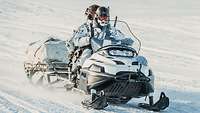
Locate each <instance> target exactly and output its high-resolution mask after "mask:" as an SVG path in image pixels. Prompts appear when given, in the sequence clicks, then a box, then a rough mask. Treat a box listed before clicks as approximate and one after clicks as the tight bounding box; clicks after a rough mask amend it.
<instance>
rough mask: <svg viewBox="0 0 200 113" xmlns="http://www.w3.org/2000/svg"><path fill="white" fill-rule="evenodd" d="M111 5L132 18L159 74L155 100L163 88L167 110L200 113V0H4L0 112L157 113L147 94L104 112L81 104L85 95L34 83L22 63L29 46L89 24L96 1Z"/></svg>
mask: <svg viewBox="0 0 200 113" xmlns="http://www.w3.org/2000/svg"><path fill="white" fill-rule="evenodd" d="M94 3H95V4H99V5H104V6H109V7H110V14H111V17H113V18H114V17H115V16H118V18H119V19H120V20H124V21H127V22H128V23H129V25H130V27H131V29H132V31H133V32H134V33H135V35H137V36H138V37H139V38H140V40H141V42H142V48H141V52H140V54H142V55H144V56H146V57H147V59H148V61H149V64H150V66H151V67H152V70H153V72H154V74H155V77H156V78H155V90H156V91H155V99H158V98H159V94H160V92H161V91H164V92H165V93H166V95H167V96H168V97H169V98H170V106H169V108H167V109H166V110H164V111H161V112H163V113H200V101H199V100H200V82H199V81H200V75H199V73H200V69H199V68H200V44H199V43H200V7H199V6H200V1H198V0H167V1H161V0H149V1H147V0H116V1H111V0H98V1H94V0H87V1H83V0H73V1H71V0H58V1H56V0H0V72H1V74H0V113H83V112H84V113H88V112H91V113H116V112H117V113H149V112H150V113H152V111H147V110H142V109H140V108H137V104H138V103H139V102H142V101H143V100H144V98H140V99H132V100H131V101H130V102H128V103H127V104H125V105H121V106H115V105H110V106H108V107H106V108H105V110H100V111H98V110H92V109H90V110H88V109H85V108H83V107H82V106H81V103H80V101H81V100H82V99H83V98H84V95H82V94H79V93H72V92H66V91H65V89H64V88H61V89H47V88H42V87H39V86H33V85H31V84H30V83H29V82H28V80H27V78H26V75H25V73H24V68H23V63H24V60H25V51H26V48H27V47H28V44H29V43H31V42H33V41H37V40H40V39H44V38H47V37H48V36H56V37H59V38H60V39H63V40H68V39H70V38H71V36H72V33H73V30H74V29H77V28H78V26H79V25H81V24H82V23H84V22H85V20H86V18H85V16H84V11H85V9H86V8H87V7H88V6H89V5H91V4H94Z"/></svg>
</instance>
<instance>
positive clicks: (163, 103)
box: [25, 18, 169, 111]
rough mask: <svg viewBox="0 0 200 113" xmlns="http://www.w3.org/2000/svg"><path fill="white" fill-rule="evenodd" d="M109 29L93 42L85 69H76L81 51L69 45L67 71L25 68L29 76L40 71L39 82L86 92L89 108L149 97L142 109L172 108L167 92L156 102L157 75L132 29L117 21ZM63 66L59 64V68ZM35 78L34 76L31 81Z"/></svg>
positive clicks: (84, 103) (101, 107)
mask: <svg viewBox="0 0 200 113" xmlns="http://www.w3.org/2000/svg"><path fill="white" fill-rule="evenodd" d="M107 29H108V30H107V31H106V32H102V33H101V34H99V35H94V37H93V38H91V39H90V42H91V49H92V50H93V54H92V55H91V56H90V57H89V58H88V59H86V61H85V62H84V63H83V65H82V66H77V61H78V60H79V58H80V55H81V53H82V48H78V49H76V50H75V51H74V47H73V45H72V44H71V43H69V42H66V44H65V46H66V48H67V49H66V51H68V52H67V53H66V54H61V55H63V56H65V58H66V59H67V60H68V62H67V63H64V64H65V65H63V66H62V67H64V68H66V69H64V70H63V72H62V73H60V72H59V71H58V70H56V69H55V68H53V69H54V70H53V71H50V69H49V68H48V67H51V65H50V64H46V66H40V68H39V69H37V68H35V66H36V67H37V65H35V66H33V67H32V68H30V69H29V68H27V66H25V70H26V73H27V75H29V76H30V73H31V72H32V71H33V70H34V69H37V70H35V71H34V72H43V75H42V76H40V77H38V79H37V80H36V81H40V82H41V81H42V82H43V83H44V82H45V83H48V84H50V85H54V84H57V83H59V82H63V83H64V87H65V88H66V89H67V90H73V89H76V90H80V91H82V92H84V93H85V94H86V95H88V96H89V98H86V99H85V100H83V101H82V105H83V106H84V107H86V108H93V109H104V108H105V107H106V106H108V104H126V103H127V102H128V101H130V100H131V99H132V98H141V97H148V99H149V103H148V104H147V103H140V104H139V107H141V108H144V109H147V110H152V111H160V110H164V109H166V108H167V107H168V106H169V98H168V97H167V96H166V95H165V93H164V92H162V93H161V94H160V99H159V100H158V101H157V102H155V103H154V102H153V100H154V99H153V93H154V74H153V72H152V70H151V68H150V67H149V66H148V62H147V60H146V58H145V57H144V56H141V55H139V51H140V48H141V42H140V40H139V39H138V38H137V37H136V36H135V35H134V34H133V33H132V32H131V30H130V27H129V25H128V24H127V23H126V22H125V21H119V20H117V18H116V19H115V20H113V21H112V20H110V24H109V25H108V28H107ZM92 31H94V30H92ZM75 33H76V32H75ZM93 34H95V33H93ZM51 41H53V39H52V40H51ZM37 50H38V49H37ZM52 51H54V50H52ZM69 51H70V52H69ZM71 51H74V52H71ZM54 53H55V52H54ZM61 53H65V52H61ZM55 59H57V58H55ZM55 59H54V61H55ZM62 62H63V61H62V60H60V64H62ZM51 64H52V62H51ZM54 67H55V66H54ZM44 68H45V70H44ZM31 69H32V70H31ZM34 74H35V73H33V72H32V73H31V79H33V77H34V76H35V75H34ZM29 78H30V77H29ZM55 78H56V79H55Z"/></svg>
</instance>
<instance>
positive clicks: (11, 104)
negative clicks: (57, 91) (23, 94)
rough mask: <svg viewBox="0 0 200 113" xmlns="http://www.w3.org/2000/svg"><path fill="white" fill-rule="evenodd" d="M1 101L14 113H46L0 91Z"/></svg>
mask: <svg viewBox="0 0 200 113" xmlns="http://www.w3.org/2000/svg"><path fill="white" fill-rule="evenodd" d="M0 99H1V101H4V102H6V104H5V103H4V105H5V106H6V107H7V108H8V109H9V110H11V111H12V112H15V111H16V112H27V113H28V112H30V113H41V112H44V110H39V108H36V107H34V106H32V105H30V104H29V103H27V102H25V101H23V100H21V99H19V98H17V97H14V96H11V95H10V94H7V93H5V92H2V91H0Z"/></svg>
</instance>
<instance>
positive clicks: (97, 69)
mask: <svg viewBox="0 0 200 113" xmlns="http://www.w3.org/2000/svg"><path fill="white" fill-rule="evenodd" d="M89 70H90V71H95V72H101V73H102V72H105V70H104V67H102V66H99V65H96V64H92V65H91V66H90V67H89Z"/></svg>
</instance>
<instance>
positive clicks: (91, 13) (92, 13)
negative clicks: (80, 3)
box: [85, 4, 99, 20]
mask: <svg viewBox="0 0 200 113" xmlns="http://www.w3.org/2000/svg"><path fill="white" fill-rule="evenodd" d="M97 8H99V5H96V4H93V5H91V6H89V7H88V8H87V9H86V10H85V15H87V18H88V19H89V20H93V19H94V17H95V14H96V10H97Z"/></svg>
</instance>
